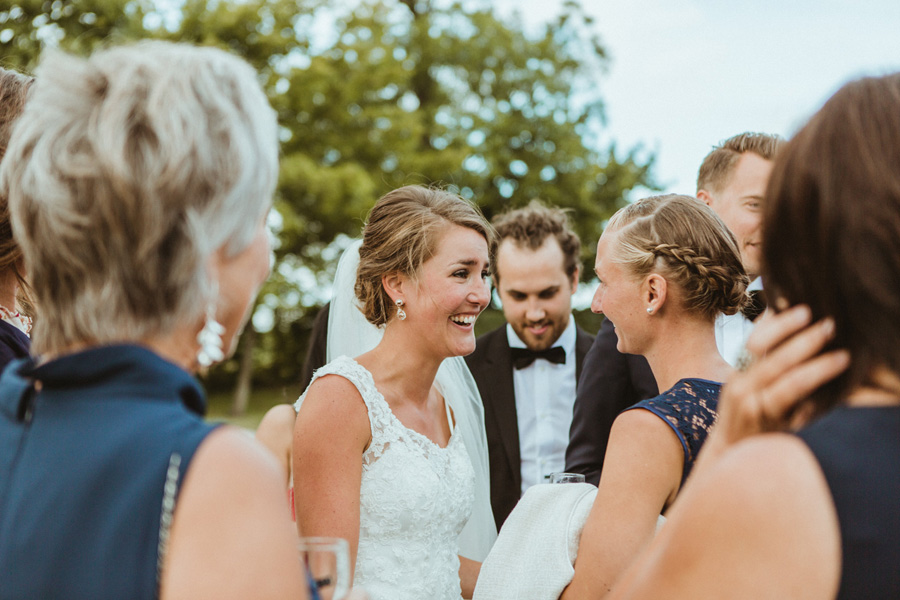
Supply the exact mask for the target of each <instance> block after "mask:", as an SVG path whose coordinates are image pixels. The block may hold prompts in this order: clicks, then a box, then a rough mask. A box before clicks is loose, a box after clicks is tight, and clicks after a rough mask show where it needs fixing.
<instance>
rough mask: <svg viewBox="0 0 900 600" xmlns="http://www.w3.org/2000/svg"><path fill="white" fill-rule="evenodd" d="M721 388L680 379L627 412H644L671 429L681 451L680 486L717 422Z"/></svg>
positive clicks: (700, 381)
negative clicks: (682, 467)
mask: <svg viewBox="0 0 900 600" xmlns="http://www.w3.org/2000/svg"><path fill="white" fill-rule="evenodd" d="M721 391H722V384H720V383H717V382H715V381H708V380H706V379H695V378H692V379H681V380H679V381H678V383H676V384H675V385H673V386H672V387H671V388H669V389H668V390H666V391H665V392H663V393H662V394H660V395H659V396H656V397H655V398H650V399H649V400H641V401H640V402H638V403H637V404H635V405H634V406H632V407H631V408H629V409H627V410H633V409H636V408H643V409H644V410H649V411H650V412H652V413H653V414H654V415H656V416H657V417H659V418H660V419H662V420H663V422H664V423H665V424H666V425H668V426H669V427H671V428H672V431H674V432H675V435H677V436H678V440H679V441H680V442H681V447H682V450H683V451H684V469H683V471H682V474H681V485H684V480H685V479H687V476H688V475H689V474H690V472H691V469H692V468H693V467H694V461H695V460H696V459H697V454H699V452H700V447H701V446H703V442H705V441H706V436H708V435H709V431H710V429H712V426H713V425H714V424H715V422H716V417H717V414H716V407H717V406H718V404H719V392H721Z"/></svg>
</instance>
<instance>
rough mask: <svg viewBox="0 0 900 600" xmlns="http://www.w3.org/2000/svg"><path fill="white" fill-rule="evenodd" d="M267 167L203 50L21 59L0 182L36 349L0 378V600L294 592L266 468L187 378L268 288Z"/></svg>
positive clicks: (265, 110)
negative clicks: (34, 63)
mask: <svg viewBox="0 0 900 600" xmlns="http://www.w3.org/2000/svg"><path fill="white" fill-rule="evenodd" d="M277 159H278V141H277V131H276V122H275V116H274V112H273V111H272V109H271V108H270V107H269V105H268V102H267V100H266V97H265V95H264V94H263V92H262V90H261V89H260V87H259V84H258V82H257V78H256V73H255V72H254V71H253V69H252V68H251V67H250V66H249V65H247V64H246V63H245V62H244V61H242V60H240V59H237V58H235V57H233V56H231V55H229V54H227V53H225V52H223V51H221V50H217V49H214V48H199V47H190V46H186V45H178V44H170V43H163V42H147V43H141V44H137V45H134V46H130V47H119V48H111V49H108V50H102V51H99V52H97V53H95V54H94V55H93V56H91V57H90V58H89V59H86V60H85V59H80V58H75V57H73V56H68V55H65V54H61V53H58V52H51V53H49V54H48V55H47V56H45V57H44V58H43V60H42V62H41V65H40V67H39V69H38V71H37V82H36V83H35V85H34V87H33V89H32V95H31V97H30V98H29V102H28V104H27V106H26V108H25V112H24V114H23V115H22V117H21V120H20V122H19V123H18V125H17V126H16V129H15V131H14V134H13V136H12V140H11V141H10V145H9V149H8V151H7V156H6V158H5V159H4V162H3V165H2V169H0V187H2V189H3V191H4V193H6V194H8V196H9V202H10V209H11V213H12V219H13V224H14V227H15V231H16V235H17V236H18V239H19V243H20V245H21V247H22V251H23V254H24V257H25V263H26V267H27V273H28V279H29V281H31V283H32V288H33V290H34V295H35V298H36V301H37V303H38V305H39V306H40V307H41V319H40V321H39V322H38V323H37V324H36V326H35V330H34V349H35V351H36V352H39V353H40V354H41V355H42V358H41V359H39V360H23V361H19V362H16V363H13V365H11V366H10V368H9V369H7V371H6V372H5V373H4V376H3V377H2V378H0V405H2V406H0V408H2V413H3V414H4V415H8V416H9V418H5V417H4V419H3V420H2V421H0V439H3V440H16V444H17V447H18V450H17V451H16V452H15V453H4V454H3V458H2V459H0V506H2V508H0V531H2V532H3V534H2V535H0V570H2V572H3V573H4V581H3V589H4V597H8V598H41V597H67V598H74V597H92V598H103V597H121V598H155V597H157V596H159V597H162V598H174V597H180V598H197V597H216V598H248V597H254V598H275V597H279V598H286V597H305V593H306V591H305V590H306V588H305V585H304V581H303V575H302V569H301V568H300V565H299V562H298V560H297V554H296V548H295V545H294V544H295V540H292V536H291V535H290V534H289V532H287V531H286V529H285V527H284V526H283V524H284V522H285V521H286V520H287V519H288V515H287V511H286V508H285V506H284V501H283V496H282V492H281V490H280V484H279V479H278V474H277V471H276V469H275V467H274V466H273V465H272V464H271V459H270V458H269V457H268V456H267V455H266V454H265V451H264V450H262V449H261V448H259V447H257V446H256V445H255V444H254V443H253V442H252V441H251V440H249V439H248V437H247V436H246V435H245V434H244V433H242V432H239V431H237V430H234V429H231V428H227V427H221V428H216V427H214V426H211V425H207V424H205V423H204V422H203V418H202V415H203V413H204V411H205V400H204V395H203V392H202V390H201V389H200V387H199V385H198V384H197V382H196V380H194V378H193V377H192V376H191V374H192V373H193V372H195V371H197V369H199V368H201V367H205V366H208V365H209V364H211V363H213V362H215V361H217V360H221V359H222V358H223V357H224V356H225V354H227V353H229V352H231V350H232V349H233V347H234V344H235V339H236V337H237V334H238V332H239V331H240V329H241V327H243V325H244V323H245V322H246V320H247V317H248V315H249V309H250V307H251V305H252V300H253V297H254V296H255V294H256V292H257V291H258V289H259V287H260V285H261V284H262V282H263V280H264V279H265V278H266V276H267V275H268V272H269V261H270V250H269V242H268V234H267V231H266V228H265V220H266V215H267V213H268V211H269V208H270V205H271V196H272V193H273V190H274V187H275V182H276V175H277V165H278V163H277ZM223 465H227V468H223V467H222V466H223Z"/></svg>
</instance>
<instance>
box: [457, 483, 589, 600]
mask: <svg viewBox="0 0 900 600" xmlns="http://www.w3.org/2000/svg"><path fill="white" fill-rule="evenodd" d="M596 495H597V488H596V487H595V486H593V485H591V484H589V483H564V484H550V483H544V484H539V485H535V486H532V487H530V488H528V490H527V491H526V492H525V495H524V496H522V499H521V500H519V503H518V504H516V507H515V509H514V510H513V511H512V512H511V513H510V515H509V517H507V519H506V521H505V522H504V523H503V528H502V529H501V530H500V535H499V537H498V538H497V541H496V542H494V547H493V548H492V549H491V552H490V554H488V556H487V558H486V559H485V561H484V563H483V564H482V565H481V573H480V574H479V575H478V583H477V584H476V586H475V594H474V596H473V600H506V599H509V600H557V599H558V598H559V595H560V594H562V591H563V589H565V587H566V586H567V585H569V582H571V581H572V576H573V575H574V574H575V570H574V568H573V567H572V565H573V564H574V563H575V555H576V554H577V553H578V542H579V541H580V540H581V530H582V529H583V528H584V522H585V521H586V520H587V516H588V513H589V512H590V511H591V505H592V504H593V503H594V496H596Z"/></svg>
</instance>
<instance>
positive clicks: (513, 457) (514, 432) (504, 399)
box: [486, 327, 522, 488]
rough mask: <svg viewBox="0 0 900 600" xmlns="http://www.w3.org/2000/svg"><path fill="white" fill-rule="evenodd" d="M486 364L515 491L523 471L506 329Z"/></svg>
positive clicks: (495, 341) (493, 405) (498, 425)
mask: <svg viewBox="0 0 900 600" xmlns="http://www.w3.org/2000/svg"><path fill="white" fill-rule="evenodd" d="M491 346H492V347H491V348H490V350H489V351H488V352H487V356H486V362H487V366H488V371H489V372H490V373H491V377H490V379H489V386H490V390H491V399H492V402H491V407H490V408H491V410H493V411H494V418H495V419H496V421H495V422H496V423H497V427H498V429H499V431H500V438H501V440H502V441H503V449H504V450H505V451H506V457H507V459H508V460H509V466H510V470H511V471H512V473H513V475H514V477H515V481H516V486H517V488H519V487H521V486H522V467H521V458H520V455H519V420H518V416H517V414H516V390H515V385H514V384H513V365H512V353H511V352H510V350H509V340H508V339H507V337H506V327H501V328H500V329H499V330H498V332H497V335H496V336H493V339H492V340H491Z"/></svg>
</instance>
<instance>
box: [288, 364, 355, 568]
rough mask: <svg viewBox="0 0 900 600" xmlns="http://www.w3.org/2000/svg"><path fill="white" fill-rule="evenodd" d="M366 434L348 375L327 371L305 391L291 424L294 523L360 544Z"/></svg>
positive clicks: (315, 533) (313, 533)
mask: <svg viewBox="0 0 900 600" xmlns="http://www.w3.org/2000/svg"><path fill="white" fill-rule="evenodd" d="M370 440H371V428H370V425H369V416H368V410H367V409H366V405H365V403H364V402H363V399H362V396H360V393H359V391H358V390H357V389H356V386H354V385H353V384H352V383H351V382H350V381H348V380H347V379H345V378H343V377H341V376H338V375H327V376H324V377H321V378H319V379H316V381H315V382H314V383H313V384H312V385H311V386H310V388H309V390H308V391H307V393H306V398H305V399H304V401H303V404H302V405H301V407H300V411H299V412H298V413H297V420H296V422H295V424H294V443H293V470H294V504H295V508H296V514H297V528H298V530H299V531H300V532H302V534H303V535H309V536H334V537H340V538H344V539H346V540H347V541H348V542H349V544H350V554H351V556H350V564H351V565H354V564H356V550H357V547H358V544H359V505H360V498H359V494H360V483H361V479H362V455H363V453H364V452H365V450H366V447H367V446H368V444H369V442H370Z"/></svg>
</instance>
